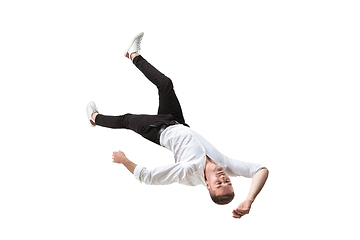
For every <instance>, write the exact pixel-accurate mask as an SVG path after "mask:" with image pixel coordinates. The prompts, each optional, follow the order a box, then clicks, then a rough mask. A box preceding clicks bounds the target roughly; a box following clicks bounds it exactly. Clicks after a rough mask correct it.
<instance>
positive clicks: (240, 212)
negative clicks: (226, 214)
mask: <svg viewBox="0 0 360 240" xmlns="http://www.w3.org/2000/svg"><path fill="white" fill-rule="evenodd" d="M249 212H250V210H242V209H238V208H237V209H234V210H233V211H232V213H233V218H241V217H242V216H244V215H246V214H248V213H249Z"/></svg>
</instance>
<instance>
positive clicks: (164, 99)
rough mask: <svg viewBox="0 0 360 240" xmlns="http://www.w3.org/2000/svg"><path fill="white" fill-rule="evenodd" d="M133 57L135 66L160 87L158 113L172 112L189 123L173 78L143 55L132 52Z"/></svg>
mask: <svg viewBox="0 0 360 240" xmlns="http://www.w3.org/2000/svg"><path fill="white" fill-rule="evenodd" d="M131 57H134V58H133V63H134V64H135V66H136V67H137V68H138V69H139V70H140V71H141V72H142V73H143V74H144V75H145V76H146V77H147V78H148V79H149V80H150V81H151V82H152V83H153V84H155V86H156V87H157V88H158V91H159V109H158V114H171V115H172V116H173V117H174V119H175V120H176V121H178V122H179V123H182V124H185V125H187V124H186V123H185V119H184V116H183V112H182V109H181V106H180V102H179V100H178V98H177V96H176V94H175V91H174V88H173V83H172V81H171V79H170V78H168V77H166V76H165V75H164V74H162V73H161V72H160V71H158V70H157V69H156V68H155V67H153V66H152V65H151V64H150V63H148V62H147V61H146V60H145V59H144V58H143V57H142V56H141V55H139V54H132V55H131Z"/></svg>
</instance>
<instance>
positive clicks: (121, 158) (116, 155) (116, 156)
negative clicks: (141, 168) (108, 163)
mask: <svg viewBox="0 0 360 240" xmlns="http://www.w3.org/2000/svg"><path fill="white" fill-rule="evenodd" d="M112 159H113V162H114V163H121V164H123V165H124V166H125V167H126V168H127V169H128V170H129V171H130V172H131V173H132V174H134V170H135V168H136V166H137V165H136V164H135V163H133V162H132V161H130V160H129V159H128V158H127V157H126V156H125V154H124V153H123V152H122V151H118V152H113V157H112Z"/></svg>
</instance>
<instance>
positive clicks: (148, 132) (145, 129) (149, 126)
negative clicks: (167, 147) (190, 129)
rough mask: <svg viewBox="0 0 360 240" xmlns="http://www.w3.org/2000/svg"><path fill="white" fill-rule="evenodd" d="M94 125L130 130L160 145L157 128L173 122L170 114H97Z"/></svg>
mask: <svg viewBox="0 0 360 240" xmlns="http://www.w3.org/2000/svg"><path fill="white" fill-rule="evenodd" d="M93 119H94V121H95V123H96V125H99V126H102V127H107V128H114V129H118V128H124V129H130V130H133V131H134V132H136V133H138V134H140V135H141V136H143V137H144V138H146V139H148V140H150V141H152V142H154V143H156V144H160V139H159V135H158V133H159V127H161V126H162V125H163V124H167V123H170V122H171V121H172V120H173V117H172V115H171V114H165V115H146V114H141V115H136V114H129V113H128V114H125V115H121V116H105V115H102V114H99V113H94V114H93Z"/></svg>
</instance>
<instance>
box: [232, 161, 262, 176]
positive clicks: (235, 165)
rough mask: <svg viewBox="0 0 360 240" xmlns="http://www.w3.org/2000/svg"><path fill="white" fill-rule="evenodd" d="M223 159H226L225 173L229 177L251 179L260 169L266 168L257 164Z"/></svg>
mask: <svg viewBox="0 0 360 240" xmlns="http://www.w3.org/2000/svg"><path fill="white" fill-rule="evenodd" d="M225 158H227V161H226V162H227V168H226V170H225V171H226V172H227V173H228V174H229V176H243V177H247V178H252V177H254V175H255V174H256V173H257V172H258V171H259V170H260V169H263V168H266V167H265V166H263V165H261V164H257V163H250V162H243V161H239V160H234V159H231V158H228V157H225Z"/></svg>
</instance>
